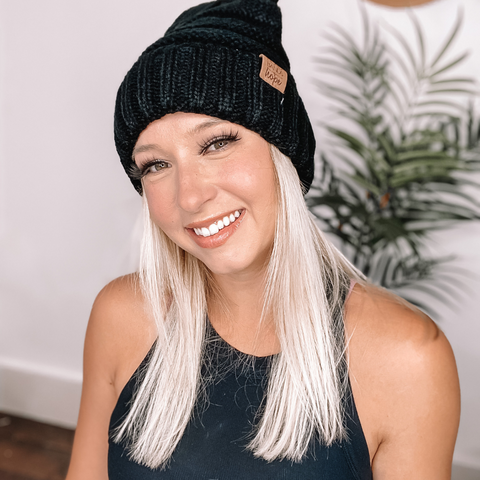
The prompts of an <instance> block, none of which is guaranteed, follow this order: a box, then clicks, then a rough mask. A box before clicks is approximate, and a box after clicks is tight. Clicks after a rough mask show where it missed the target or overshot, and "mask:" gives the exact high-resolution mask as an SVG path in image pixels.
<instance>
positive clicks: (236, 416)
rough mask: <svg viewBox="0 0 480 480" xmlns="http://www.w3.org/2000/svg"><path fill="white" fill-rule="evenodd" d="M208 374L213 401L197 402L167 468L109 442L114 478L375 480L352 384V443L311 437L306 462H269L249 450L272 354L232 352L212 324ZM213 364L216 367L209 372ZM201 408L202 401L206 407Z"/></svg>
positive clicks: (121, 403) (134, 381)
mask: <svg viewBox="0 0 480 480" xmlns="http://www.w3.org/2000/svg"><path fill="white" fill-rule="evenodd" d="M208 331H209V333H208V335H209V336H208V339H209V340H208V342H207V346H206V356H207V357H208V358H209V362H208V364H209V367H208V369H207V370H208V371H207V370H206V367H205V365H204V367H203V369H202V370H203V372H204V373H206V374H207V375H208V376H209V377H210V378H215V380H214V381H211V382H210V383H209V385H208V387H207V391H208V399H209V401H208V402H207V403H206V404H205V405H204V406H201V405H198V406H197V408H196V409H195V412H194V414H193V415H192V419H191V420H190V423H189V424H188V426H187V429H186V431H185V433H184V435H183V437H182V439H181V440H180V442H179V444H178V445H177V448H176V449H175V451H174V453H173V456H172V458H171V459H170V462H169V465H168V467H167V468H166V469H164V470H151V469H150V468H147V467H145V466H142V465H139V464H138V463H136V462H133V461H132V460H130V459H129V458H128V448H127V445H125V444H124V443H120V444H116V443H113V442H112V441H111V440H110V442H109V452H108V475H109V479H110V480H127V479H128V480H313V479H315V480H320V479H321V480H370V479H372V472H371V468H370V458H369V453H368V447H367V443H366V441H365V437H364V434H363V430H362V427H361V425H360V421H359V418H358V414H357V410H356V408H355V403H354V401H353V396H352V394H351V389H350V388H349V391H348V392H347V395H346V397H345V399H344V403H345V408H346V416H345V422H346V426H347V430H348V434H349V440H348V441H343V442H338V443H335V444H333V445H332V446H330V447H325V446H324V445H321V444H319V443H315V442H312V444H311V446H310V449H309V452H308V455H307V456H306V457H305V458H304V459H303V461H302V462H301V463H292V462H290V461H288V460H283V461H273V462H266V461H265V460H263V459H258V458H255V457H254V456H253V454H252V453H251V452H250V451H248V450H246V448H245V446H246V444H247V443H248V440H247V437H248V435H249V434H251V432H252V425H253V424H254V422H255V414H256V411H257V409H258V407H259V405H260V403H261V401H262V398H263V393H264V389H265V387H266V382H267V376H268V369H269V364H270V362H271V361H272V359H273V356H271V357H254V356H251V355H246V354H244V353H241V352H239V351H238V350H235V349H234V348H233V347H231V346H230V345H229V344H227V343H226V342H225V341H224V340H223V339H222V338H221V337H220V336H219V335H218V334H217V333H216V332H215V330H214V329H213V327H211V326H210V324H209V327H208ZM148 359H149V354H147V356H146V357H145V359H144V360H143V362H142V364H141V365H140V366H139V368H138V369H137V371H136V372H135V373H134V374H133V375H132V377H131V378H130V380H129V381H128V383H127V384H126V386H125V388H124V389H123V391H122V393H121V394H120V397H119V399H118V402H117V404H116V406H115V409H114V411H113V413H112V417H111V420H110V432H112V429H113V428H115V427H116V426H118V425H119V423H120V422H121V420H122V418H124V417H125V415H126V414H127V412H128V410H129V408H130V402H131V399H132V395H133V393H134V392H135V389H136V387H137V385H138V381H139V372H140V371H141V369H142V368H143V367H144V366H145V364H146V363H147V362H148ZM212 367H213V368H214V369H215V375H214V377H212V376H211V372H212ZM202 405H203V404H202Z"/></svg>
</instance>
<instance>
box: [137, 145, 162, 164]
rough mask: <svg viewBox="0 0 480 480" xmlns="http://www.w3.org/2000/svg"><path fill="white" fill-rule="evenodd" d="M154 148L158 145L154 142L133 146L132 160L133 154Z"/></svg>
mask: <svg viewBox="0 0 480 480" xmlns="http://www.w3.org/2000/svg"><path fill="white" fill-rule="evenodd" d="M156 148H158V145H155V144H154V143H147V144H146V145H140V146H139V147H135V148H134V149H133V152H132V160H133V161H135V155H137V154H139V153H142V152H148V151H149V150H155V149H156Z"/></svg>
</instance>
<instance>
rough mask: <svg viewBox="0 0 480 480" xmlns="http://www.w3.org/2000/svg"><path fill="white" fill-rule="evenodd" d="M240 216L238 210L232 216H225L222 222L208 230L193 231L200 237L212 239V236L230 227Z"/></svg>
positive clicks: (213, 224) (219, 221) (195, 229)
mask: <svg viewBox="0 0 480 480" xmlns="http://www.w3.org/2000/svg"><path fill="white" fill-rule="evenodd" d="M239 216H240V212H239V211H238V210H236V211H235V212H234V213H231V214H230V216H228V217H227V216H225V217H223V219H222V220H218V221H217V223H212V224H211V225H210V226H209V227H208V228H206V227H203V228H194V229H193V231H194V232H195V233H196V234H197V235H199V236H202V237H210V236H211V235H215V234H216V233H218V232H219V231H220V230H222V228H224V227H228V226H229V225H230V224H231V223H233V222H234V221H235V220H236V219H237V218H238V217H239Z"/></svg>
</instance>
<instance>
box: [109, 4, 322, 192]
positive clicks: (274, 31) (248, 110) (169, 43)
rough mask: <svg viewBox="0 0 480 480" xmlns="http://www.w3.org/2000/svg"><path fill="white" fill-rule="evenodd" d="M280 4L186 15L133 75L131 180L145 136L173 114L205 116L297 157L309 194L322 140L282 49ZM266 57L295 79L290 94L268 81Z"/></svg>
mask: <svg viewBox="0 0 480 480" xmlns="http://www.w3.org/2000/svg"><path fill="white" fill-rule="evenodd" d="M281 35H282V18H281V12H280V9H279V8H278V5H277V2H276V1H274V0H217V1H216V2H209V3H203V4H201V5H198V6H196V7H193V8H190V9H189V10H186V11H185V12H183V13H182V14H181V15H180V16H179V17H178V18H177V20H175V22H174V23H173V25H172V26H171V27H170V28H169V29H168V30H167V32H166V33H165V35H164V37H162V38H160V39H159V40H157V41H156V42H155V43H153V44H152V45H150V46H149V47H148V48H147V49H146V50H145V51H144V52H143V53H142V55H141V56H140V58H139V59H138V60H137V62H136V63H135V64H134V65H133V67H132V68H131V70H130V71H129V72H128V73H127V75H126V76H125V79H124V80H123V82H122V84H121V86H120V89H119V90H118V94H117V101H116V106H115V144H116V147H117V151H118V154H119V155H120V159H121V161H122V164H123V166H124V168H125V171H126V172H127V174H129V176H130V179H131V181H132V183H133V185H134V187H135V188H136V190H137V191H138V192H139V193H142V185H141V182H140V180H139V179H138V178H135V177H134V176H131V175H130V173H131V169H132V165H133V160H132V152H133V149H134V147H135V143H136V141H137V139H138V137H139V135H140V133H141V132H142V131H143V130H144V129H145V128H146V127H147V126H148V125H149V124H150V123H151V122H153V121H154V120H157V119H159V118H161V117H163V116H164V115H166V114H168V113H175V112H191V113H202V114H205V115H210V116H212V117H217V118H220V119H222V120H228V121H230V122H233V123H237V124H239V125H242V126H244V127H246V128H248V129H250V130H252V131H254V132H256V133H258V134H259V135H261V136H262V137H263V138H264V139H265V140H266V141H267V142H269V143H271V144H273V145H275V146H276V147H278V148H279V150H280V151H281V152H282V153H284V154H285V155H287V156H288V157H290V158H291V160H292V162H293V164H294V165H295V168H296V169H297V172H298V174H299V177H300V180H301V182H302V184H303V185H304V188H305V191H306V190H308V188H309V187H310V184H311V183H312V180H313V173H314V161H313V159H314V150H315V139H314V135H313V131H312V127H311V124H310V121H309V119H308V116H307V113H306V111H305V107H304V105H303V102H302V100H301V98H300V96H299V95H298V92H297V88H296V85H295V81H294V79H293V77H292V76H291V74H290V62H289V60H288V57H287V55H286V53H285V50H284V49H283V47H282V43H281ZM261 54H263V55H265V56H266V57H268V59H270V60H271V61H273V62H275V64H277V65H278V66H279V67H281V68H282V69H284V70H285V71H286V72H287V74H288V81H287V85H286V90H285V93H284V94H282V93H281V92H280V91H279V90H277V89H276V88H274V87H272V86H271V85H270V84H268V83H267V82H266V81H265V80H263V79H262V78H260V76H259V73H260V69H261V65H262V59H261V58H260V55H261Z"/></svg>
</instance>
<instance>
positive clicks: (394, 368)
mask: <svg viewBox="0 0 480 480" xmlns="http://www.w3.org/2000/svg"><path fill="white" fill-rule="evenodd" d="M345 318H346V321H345V323H346V332H347V339H348V340H349V341H350V347H349V348H350V350H355V354H358V353H360V354H361V355H363V356H365V355H366V356H367V357H368V358H370V356H369V352H370V353H373V352H374V353H375V355H374V356H373V357H372V358H371V361H372V362H373V365H372V366H376V367H378V368H379V369H382V368H388V369H389V373H390V374H395V375H401V374H402V373H404V372H405V371H406V370H408V369H412V368H415V370H416V371H418V369H422V368H427V367H428V366H429V364H430V363H433V365H438V362H439V361H441V360H443V361H450V362H451V361H452V360H453V354H452V350H451V348H450V345H449V343H448V341H447V339H446V338H445V335H444V334H443V332H442V331H441V329H440V328H439V327H438V325H437V324H436V323H435V322H433V320H431V319H430V317H428V316H427V315H426V314H425V313H423V312H422V311H421V310H419V309H418V308H416V307H415V306H413V305H411V304H409V303H408V302H406V301H405V300H403V299H401V298H399V297H398V296H396V295H394V294H393V293H391V292H388V291H387V290H384V289H381V288H378V287H375V286H373V285H360V284H357V285H355V288H354V289H353V291H352V294H351V295H350V298H349V299H348V302H347V305H346V315H345ZM382 366H383V367H382Z"/></svg>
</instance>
